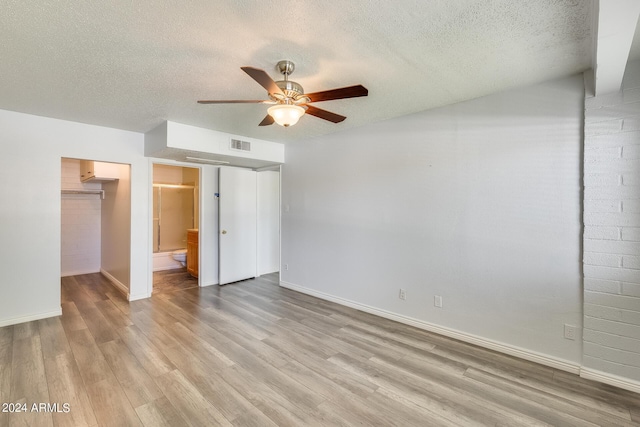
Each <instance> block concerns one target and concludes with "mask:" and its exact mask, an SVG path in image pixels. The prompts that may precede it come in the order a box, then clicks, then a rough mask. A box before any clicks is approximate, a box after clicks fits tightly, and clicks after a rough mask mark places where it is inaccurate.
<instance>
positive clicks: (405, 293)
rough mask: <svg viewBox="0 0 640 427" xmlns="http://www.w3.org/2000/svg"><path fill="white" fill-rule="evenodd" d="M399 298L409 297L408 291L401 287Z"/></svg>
mask: <svg viewBox="0 0 640 427" xmlns="http://www.w3.org/2000/svg"><path fill="white" fill-rule="evenodd" d="M398 298H400V299H402V300H405V299H407V291H405V290H404V289H400V294H399V295H398Z"/></svg>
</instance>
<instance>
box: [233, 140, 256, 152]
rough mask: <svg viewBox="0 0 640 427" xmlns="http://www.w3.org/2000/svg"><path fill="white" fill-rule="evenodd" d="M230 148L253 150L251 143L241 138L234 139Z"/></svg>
mask: <svg viewBox="0 0 640 427" xmlns="http://www.w3.org/2000/svg"><path fill="white" fill-rule="evenodd" d="M229 148H231V149H232V150H240V151H251V143H250V142H247V141H240V140H239V139H232V140H231V144H230V145H229Z"/></svg>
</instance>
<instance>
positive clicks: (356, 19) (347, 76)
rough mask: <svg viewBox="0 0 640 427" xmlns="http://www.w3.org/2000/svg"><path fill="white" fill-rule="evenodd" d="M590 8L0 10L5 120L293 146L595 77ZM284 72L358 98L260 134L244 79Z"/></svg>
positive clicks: (502, 2) (509, 3) (528, 4)
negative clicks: (337, 119)
mask: <svg viewBox="0 0 640 427" xmlns="http://www.w3.org/2000/svg"><path fill="white" fill-rule="evenodd" d="M590 14H591V2H590V1H589V0H483V1H474V0H446V1H445V0H443V1H421V0H396V1H388V0H349V1H344V0H324V1H301V0H291V1H274V0H261V1H250V0H236V1H221V0H191V1H185V2H178V1H169V0H136V1H131V0H104V1H86V0H57V1H55V0H38V1H35V0H20V1H15V0H4V1H2V2H0V21H1V22H2V25H1V26H0V40H1V42H0V58H1V60H0V108H1V109H7V110H13V111H20V112H26V113H31V114H36V115H42V116H48V117H55V118H61V119H66V120H73V121H79V122H84V123H92V124H97V125H103V126H110V127H116V128H121V129H127V130H133V131H138V132H145V131H147V130H149V129H152V128H154V127H155V126H157V125H158V124H159V123H161V122H162V121H164V120H172V121H176V122H179V123H184V124H189V125H194V126H199V127H204V128H209V129H215V130H219V131H225V132H230V133H235V134H239V135H245V136H250V137H255V138H263V139H267V140H272V141H290V140H296V139H303V138H307V137H311V136H316V135H321V134H325V133H329V132H334V131H338V130H342V129H346V128H349V127H353V126H359V125H363V124H365V123H369V122H373V121H378V120H383V119H387V118H391V117H395V116H400V115H404V114H408V113H412V112H415V111H420V110H424V109H428V108H433V107H437V106H442V105H446V104H451V103H455V102H459V101H462V100H466V99H471V98H476V97H479V96H482V95H486V94H489V93H493V92H497V91H501V90H505V89H508V88H510V87H514V86H520V85H526V84H531V83H536V82H540V81H544V80H548V79H552V78H556V77H560V76H566V75H570V74H573V73H576V72H581V71H584V70H586V69H588V68H589V67H590V64H591V20H592V17H591V15H590ZM281 59H290V60H292V61H294V62H295V63H296V71H295V73H294V74H293V76H292V77H291V78H292V80H295V81H297V82H299V83H300V84H302V85H303V86H304V88H305V91H307V92H315V91H319V90H326V89H331V88H336V87H342V86H348V85H352V84H358V83H360V84H363V85H364V86H366V87H367V88H368V89H369V97H367V98H355V99H349V100H340V101H329V102H323V103H318V104H315V105H316V106H318V107H320V108H324V109H327V110H330V111H333V112H336V113H338V114H342V115H346V116H347V117H348V118H347V120H346V121H344V122H343V123H340V124H332V123H329V122H325V121H323V120H320V119H317V118H315V117H311V116H305V117H303V118H302V119H301V120H300V122H299V123H298V124H297V125H296V126H294V127H291V128H288V129H285V128H282V127H279V126H277V125H273V126H269V127H258V126H257V125H258V123H259V122H260V121H261V120H262V118H263V117H264V115H265V114H266V108H267V106H266V105H261V104H256V105H248V104H245V105H198V104H196V101H197V100H198V99H263V98H265V97H266V92H265V91H264V89H262V87H261V86H259V85H258V84H257V83H255V82H254V81H253V80H251V79H250V78H249V77H248V76H247V75H246V74H245V73H244V72H242V71H241V70H240V67H241V66H245V65H250V66H253V67H257V68H262V69H265V70H266V71H267V72H268V73H269V74H270V75H271V76H272V77H274V79H276V80H277V77H279V76H278V74H277V72H276V71H275V68H274V67H275V64H276V62H277V61H279V60H281Z"/></svg>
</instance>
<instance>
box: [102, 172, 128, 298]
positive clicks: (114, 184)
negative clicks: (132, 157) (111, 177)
mask: <svg viewBox="0 0 640 427" xmlns="http://www.w3.org/2000/svg"><path fill="white" fill-rule="evenodd" d="M118 167H119V174H118V176H119V177H120V179H118V180H116V181H110V182H105V183H103V184H102V188H103V189H104V191H105V197H104V200H103V201H102V227H101V230H102V250H101V252H102V258H101V271H102V273H103V274H105V275H106V276H107V277H109V279H111V280H112V281H113V282H114V283H115V284H116V285H118V286H119V287H120V288H121V289H123V290H126V291H127V293H130V291H129V289H130V281H129V277H130V274H131V191H130V188H131V179H130V173H129V165H118Z"/></svg>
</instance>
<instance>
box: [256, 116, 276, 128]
mask: <svg viewBox="0 0 640 427" xmlns="http://www.w3.org/2000/svg"><path fill="white" fill-rule="evenodd" d="M273 123H274V120H273V117H271V116H270V115H269V114H267V115H266V116H264V119H262V121H261V122H260V124H259V125H258V126H269V125H272V124H273Z"/></svg>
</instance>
